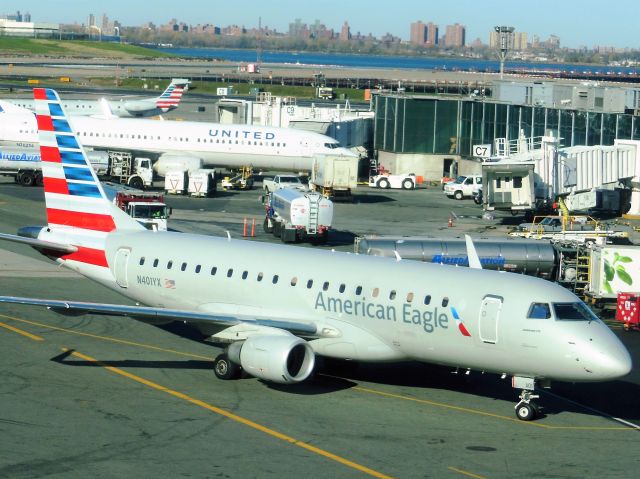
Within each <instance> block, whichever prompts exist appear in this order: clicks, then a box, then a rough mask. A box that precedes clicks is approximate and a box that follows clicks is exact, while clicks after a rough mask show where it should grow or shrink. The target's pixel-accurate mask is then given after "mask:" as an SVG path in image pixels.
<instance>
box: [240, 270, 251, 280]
mask: <svg viewBox="0 0 640 479" xmlns="http://www.w3.org/2000/svg"><path fill="white" fill-rule="evenodd" d="M247 276H249V272H248V271H243V272H242V279H247Z"/></svg>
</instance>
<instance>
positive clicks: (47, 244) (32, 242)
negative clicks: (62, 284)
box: [0, 233, 78, 253]
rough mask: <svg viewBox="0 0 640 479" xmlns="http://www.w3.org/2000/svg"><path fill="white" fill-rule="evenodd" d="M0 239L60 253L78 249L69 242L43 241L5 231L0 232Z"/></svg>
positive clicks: (73, 251) (72, 251)
mask: <svg viewBox="0 0 640 479" xmlns="http://www.w3.org/2000/svg"><path fill="white" fill-rule="evenodd" d="M0 240H5V241H13V242H14V243H22V244H26V245H28V246H32V247H34V248H36V249H38V250H52V251H60V252H62V253H75V252H76V251H78V248H76V247H75V246H73V245H70V244H60V243H52V242H51V241H43V240H39V239H36V238H25V237H23V236H17V235H10V234H6V233H0Z"/></svg>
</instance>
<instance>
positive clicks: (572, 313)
mask: <svg viewBox="0 0 640 479" xmlns="http://www.w3.org/2000/svg"><path fill="white" fill-rule="evenodd" d="M553 312H554V313H555V315H556V319H558V320H560V321H597V319H598V317H597V316H596V315H595V314H593V312H592V311H591V310H590V309H589V308H588V307H587V305H586V304H584V303H553Z"/></svg>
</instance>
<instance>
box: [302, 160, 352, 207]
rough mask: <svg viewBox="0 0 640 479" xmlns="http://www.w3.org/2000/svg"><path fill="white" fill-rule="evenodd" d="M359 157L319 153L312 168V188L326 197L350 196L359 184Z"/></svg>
mask: <svg viewBox="0 0 640 479" xmlns="http://www.w3.org/2000/svg"><path fill="white" fill-rule="evenodd" d="M358 160H359V159H358V158H356V157H351V156H343V155H317V156H316V157H314V159H313V168H312V169H311V180H310V184H311V188H312V189H313V190H314V191H319V192H320V193H322V194H323V195H325V196H326V197H338V196H342V197H349V196H351V194H352V192H353V190H354V189H355V188H356V187H357V186H358Z"/></svg>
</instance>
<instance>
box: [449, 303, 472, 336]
mask: <svg viewBox="0 0 640 479" xmlns="http://www.w3.org/2000/svg"><path fill="white" fill-rule="evenodd" d="M451 314H453V318H454V319H455V320H456V324H457V326H458V330H459V331H460V333H462V335H463V336H471V333H470V332H469V330H468V329H467V327H466V326H465V325H464V322H463V321H462V319H460V315H458V311H456V308H454V307H453V306H451Z"/></svg>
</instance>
